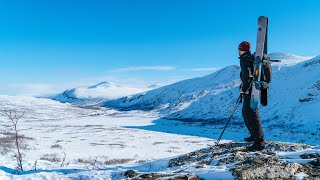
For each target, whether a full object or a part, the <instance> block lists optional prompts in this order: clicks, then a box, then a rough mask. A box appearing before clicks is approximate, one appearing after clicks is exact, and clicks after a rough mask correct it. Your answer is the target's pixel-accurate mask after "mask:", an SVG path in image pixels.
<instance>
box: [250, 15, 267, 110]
mask: <svg viewBox="0 0 320 180" xmlns="http://www.w3.org/2000/svg"><path fill="white" fill-rule="evenodd" d="M257 32H258V34H257V44H256V53H255V60H254V65H253V66H254V71H253V82H252V91H251V99H250V107H251V109H256V108H257V107H258V104H259V99H260V102H261V105H263V106H266V105H267V104H268V89H262V88H261V83H262V82H261V71H262V63H263V60H264V59H263V57H264V54H268V49H267V48H268V18H267V17H265V16H260V17H259V19H258V31H257Z"/></svg>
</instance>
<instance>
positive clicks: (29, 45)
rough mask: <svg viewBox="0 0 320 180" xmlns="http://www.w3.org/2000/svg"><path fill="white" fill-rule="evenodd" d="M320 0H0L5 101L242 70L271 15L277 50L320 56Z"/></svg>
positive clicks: (0, 75)
mask: <svg viewBox="0 0 320 180" xmlns="http://www.w3.org/2000/svg"><path fill="white" fill-rule="evenodd" d="M319 8H320V1H316V0H310V1H296V0H291V1H289V0H281V1H280V0H278V1H276V0H271V1H248V0H243V1H241V2H239V1H235V0H232V1H228V0H226V1H214V0H197V1H195V0H100V1H99V0H90V1H88V0H87V1H84V0H68V1H66V0H54V1H49V0H48V1H43V0H38V1H35V0H28V1H22V0H21V1H18V0H16V1H11V0H10V1H9V0H6V1H1V2H0V25H1V28H0V62H1V64H0V94H10V95H15V94H39V93H52V92H56V91H61V90H63V89H64V88H71V87H73V86H80V85H85V84H94V83H97V82H99V81H104V80H107V81H116V82H119V83H128V84H134V85H146V84H153V83H170V82H174V81H178V80H181V79H186V78H192V77H196V76H203V75H206V74H210V73H212V72H214V71H215V69H216V68H221V67H225V66H227V65H232V64H238V59H237V46H238V43H239V42H241V41H242V40H248V41H250V42H252V45H253V46H255V38H256V26H257V18H258V17H259V16H260V15H266V16H268V17H269V19H270V24H269V52H289V53H293V54H297V55H306V56H314V55H319V54H320V49H319V42H320V34H319V29H320V23H318V22H319V19H320V12H319Z"/></svg>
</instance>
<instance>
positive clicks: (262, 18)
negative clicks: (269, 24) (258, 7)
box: [258, 16, 268, 21]
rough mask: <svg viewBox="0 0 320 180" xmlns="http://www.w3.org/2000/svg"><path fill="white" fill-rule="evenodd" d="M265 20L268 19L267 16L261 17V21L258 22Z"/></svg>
mask: <svg viewBox="0 0 320 180" xmlns="http://www.w3.org/2000/svg"><path fill="white" fill-rule="evenodd" d="M265 19H268V17H267V16H260V17H259V19H258V21H263V20H265Z"/></svg>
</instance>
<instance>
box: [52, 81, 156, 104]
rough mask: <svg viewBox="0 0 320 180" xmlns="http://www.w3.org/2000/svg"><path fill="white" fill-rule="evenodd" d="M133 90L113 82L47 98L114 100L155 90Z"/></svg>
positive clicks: (62, 100) (80, 88) (58, 99)
mask: <svg viewBox="0 0 320 180" xmlns="http://www.w3.org/2000/svg"><path fill="white" fill-rule="evenodd" d="M155 87H156V86H152V87H147V88H135V87H127V86H122V85H119V84H116V83H113V82H106V81H104V82H101V83H99V84H96V85H93V86H84V87H79V88H73V89H68V90H65V91H64V92H62V93H60V94H57V95H54V96H51V97H49V98H50V99H53V100H56V101H60V102H83V101H100V100H102V99H104V100H105V99H115V98H120V97H123V96H127V95H131V94H136V93H140V92H143V91H147V90H150V89H153V88H155Z"/></svg>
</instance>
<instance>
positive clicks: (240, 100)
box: [215, 93, 243, 147]
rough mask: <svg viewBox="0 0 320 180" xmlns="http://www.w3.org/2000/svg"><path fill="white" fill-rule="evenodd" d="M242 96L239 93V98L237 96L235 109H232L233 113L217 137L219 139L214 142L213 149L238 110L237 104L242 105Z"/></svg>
mask: <svg viewBox="0 0 320 180" xmlns="http://www.w3.org/2000/svg"><path fill="white" fill-rule="evenodd" d="M242 95H243V94H242V93H240V96H239V98H238V100H237V102H236V105H235V107H234V109H233V111H232V113H231V115H230V117H229V119H228V121H227V123H226V125H225V126H224V129H223V131H222V133H221V134H220V136H219V138H218V140H217V142H216V145H215V147H217V146H218V145H219V143H220V140H221V138H222V136H223V134H224V131H225V130H226V129H227V127H228V124H229V122H230V120H231V119H232V117H233V115H234V113H235V112H236V110H237V109H238V106H239V104H240V103H242Z"/></svg>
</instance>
